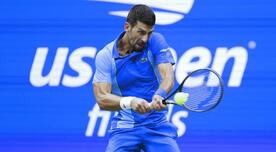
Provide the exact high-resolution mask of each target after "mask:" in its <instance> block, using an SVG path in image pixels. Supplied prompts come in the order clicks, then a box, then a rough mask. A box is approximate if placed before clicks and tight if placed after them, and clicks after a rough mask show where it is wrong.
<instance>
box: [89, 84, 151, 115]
mask: <svg viewBox="0 0 276 152" xmlns="http://www.w3.org/2000/svg"><path fill="white" fill-rule="evenodd" d="M93 88H94V95H95V97H96V101H97V103H98V105H99V107H100V108H101V109H103V110H109V111H118V110H121V109H122V108H121V106H120V102H121V101H122V99H123V97H120V96H117V95H114V94H112V93H111V84H110V83H104V82H101V83H94V84H93ZM130 106H131V109H133V110H134V111H136V112H138V113H140V114H143V113H148V112H150V107H149V106H148V102H147V101H146V100H144V99H141V98H133V99H132V100H131V104H130Z"/></svg>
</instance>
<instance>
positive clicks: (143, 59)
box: [140, 58, 148, 63]
mask: <svg viewBox="0 0 276 152" xmlns="http://www.w3.org/2000/svg"><path fill="white" fill-rule="evenodd" d="M147 60H148V59H147V58H142V59H141V60H140V62H141V63H144V62H146V61H147Z"/></svg>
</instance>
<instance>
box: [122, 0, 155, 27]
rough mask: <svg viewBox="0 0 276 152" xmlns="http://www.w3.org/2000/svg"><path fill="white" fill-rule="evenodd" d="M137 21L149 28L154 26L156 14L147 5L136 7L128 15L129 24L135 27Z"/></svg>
mask: <svg viewBox="0 0 276 152" xmlns="http://www.w3.org/2000/svg"><path fill="white" fill-rule="evenodd" d="M137 21H140V22H142V23H144V24H146V25H149V26H154V24H155V14H154V12H153V11H152V9H151V8H150V7H148V6H146V5H142V4H138V5H135V6H133V7H132V8H131V9H130V11H129V13H128V16H127V22H128V23H130V25H131V26H135V25H136V24H137Z"/></svg>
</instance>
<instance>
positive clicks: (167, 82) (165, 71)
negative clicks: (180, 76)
mask: <svg viewBox="0 0 276 152" xmlns="http://www.w3.org/2000/svg"><path fill="white" fill-rule="evenodd" d="M158 71H159V73H160V75H161V77H162V83H161V84H160V85H159V88H162V89H164V90H165V91H166V93H167V94H168V93H169V92H170V91H171V90H172V88H173V86H174V73H173V67H172V64H171V63H162V64H159V65H158Z"/></svg>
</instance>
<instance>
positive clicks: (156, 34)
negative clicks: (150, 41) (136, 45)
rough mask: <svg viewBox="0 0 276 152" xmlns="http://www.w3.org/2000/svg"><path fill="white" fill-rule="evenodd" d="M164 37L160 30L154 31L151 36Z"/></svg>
mask: <svg viewBox="0 0 276 152" xmlns="http://www.w3.org/2000/svg"><path fill="white" fill-rule="evenodd" d="M160 37H163V35H162V34H161V33H159V32H152V34H151V38H160Z"/></svg>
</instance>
